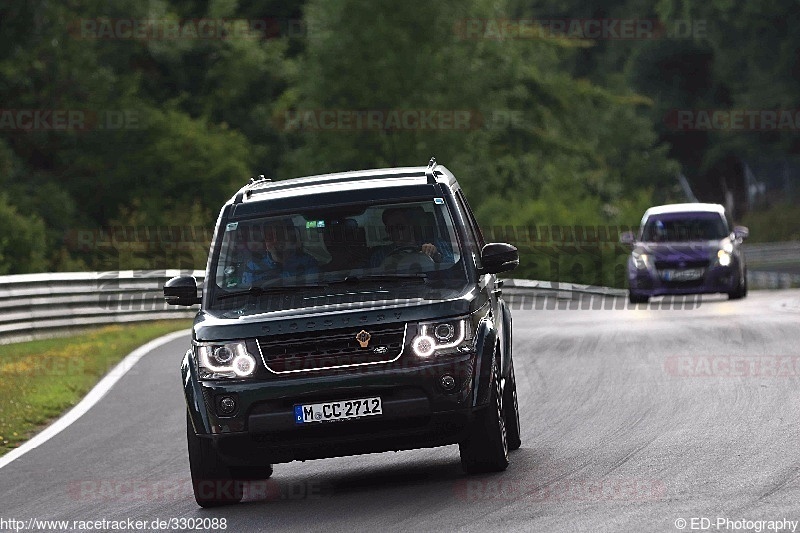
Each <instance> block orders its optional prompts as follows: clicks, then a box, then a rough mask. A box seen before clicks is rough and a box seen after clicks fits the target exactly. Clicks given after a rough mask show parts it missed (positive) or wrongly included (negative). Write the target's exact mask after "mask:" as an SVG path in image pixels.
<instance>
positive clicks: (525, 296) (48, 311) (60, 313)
mask: <svg viewBox="0 0 800 533" xmlns="http://www.w3.org/2000/svg"><path fill="white" fill-rule="evenodd" d="M745 253H746V256H747V260H748V264H749V265H751V268H750V271H749V272H748V282H749V284H750V288H766V289H781V288H790V287H798V286H800V269H798V270H797V271H796V272H781V271H778V272H774V271H762V270H760V269H757V268H758V266H759V265H761V266H764V265H766V266H767V267H771V266H778V267H779V268H784V267H786V266H787V265H788V266H789V267H790V270H793V268H792V267H793V266H799V267H800V242H790V243H769V244H755V245H748V246H747V248H746V249H745ZM753 267H756V268H753ZM179 275H192V276H195V277H196V278H197V280H198V284H200V285H202V283H203V279H204V276H205V272H204V271H202V270H193V271H192V270H138V271H134V270H128V271H120V272H73V273H51V274H21V275H13V276H0V344H7V343H10V342H18V341H23V340H31V339H36V338H43V337H53V336H58V335H63V334H69V333H72V332H74V331H76V330H80V329H85V328H87V327H91V326H98V325H104V324H114V323H123V322H135V321H142V320H158V319H169V318H191V317H193V316H194V315H195V314H196V312H197V310H196V309H194V308H185V307H177V306H170V305H167V304H166V302H165V301H164V297H163V290H162V289H163V286H164V283H165V282H166V281H167V280H168V279H170V278H171V277H173V276H179ZM503 295H504V299H505V300H506V302H507V303H508V304H509V305H511V306H512V307H513V306H515V305H528V303H529V302H531V301H537V302H538V301H540V300H542V298H544V299H549V300H548V301H549V302H550V303H549V304H548V305H552V302H554V301H557V300H567V299H571V300H576V298H575V295H578V298H577V299H579V300H581V304H580V305H581V306H586V305H591V306H592V307H595V306H598V305H600V300H602V299H614V300H620V301H621V300H623V299H625V298H626V297H627V291H626V290H624V289H613V288H608V287H594V286H589V285H579V284H575V283H559V282H549V281H534V280H524V279H506V280H504V286H503ZM595 296H598V297H600V298H595ZM531 297H533V298H531ZM537 298H538V300H537ZM573 303H574V302H573ZM535 305H537V306H538V305H539V304H535ZM602 305H603V306H607V305H609V303H608V302H605V303H603V304H602ZM614 305H616V304H614Z"/></svg>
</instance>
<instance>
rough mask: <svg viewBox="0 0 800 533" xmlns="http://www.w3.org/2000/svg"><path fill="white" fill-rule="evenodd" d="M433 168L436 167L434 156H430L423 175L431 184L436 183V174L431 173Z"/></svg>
mask: <svg viewBox="0 0 800 533" xmlns="http://www.w3.org/2000/svg"><path fill="white" fill-rule="evenodd" d="M434 168H436V158H435V157H431V160H430V161H428V168H426V169H425V176H426V177H427V178H428V183H430V184H431V185H436V174H434V173H433V169H434Z"/></svg>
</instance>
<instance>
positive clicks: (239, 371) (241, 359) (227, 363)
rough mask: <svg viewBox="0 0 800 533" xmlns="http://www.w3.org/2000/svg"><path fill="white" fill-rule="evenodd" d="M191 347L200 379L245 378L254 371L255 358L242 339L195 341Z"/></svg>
mask: <svg viewBox="0 0 800 533" xmlns="http://www.w3.org/2000/svg"><path fill="white" fill-rule="evenodd" d="M193 347H194V356H195V360H196V361H197V368H198V370H199V373H200V379H224V378H246V377H250V376H252V375H253V374H254V373H255V371H256V358H255V357H253V356H252V355H251V354H250V353H249V352H248V351H247V345H246V344H245V342H244V341H229V342H224V343H223V342H214V343H197V344H194V346H193Z"/></svg>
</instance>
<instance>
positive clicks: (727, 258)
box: [717, 250, 731, 267]
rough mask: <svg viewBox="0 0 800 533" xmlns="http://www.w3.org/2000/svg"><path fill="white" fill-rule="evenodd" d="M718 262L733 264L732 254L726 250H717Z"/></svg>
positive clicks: (724, 264)
mask: <svg viewBox="0 0 800 533" xmlns="http://www.w3.org/2000/svg"><path fill="white" fill-rule="evenodd" d="M717 263H719V264H720V266H724V267H726V266H728V265H730V264H731V254H730V253H729V252H728V251H726V250H720V251H718V252H717Z"/></svg>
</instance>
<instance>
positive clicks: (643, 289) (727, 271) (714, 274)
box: [628, 262, 739, 296]
mask: <svg viewBox="0 0 800 533" xmlns="http://www.w3.org/2000/svg"><path fill="white" fill-rule="evenodd" d="M738 281H739V266H738V263H736V262H732V263H731V264H730V265H728V266H719V265H716V266H713V267H710V268H706V270H705V273H704V275H703V277H702V278H700V279H696V280H689V281H665V280H663V279H662V278H661V275H660V274H659V271H658V270H656V269H655V268H653V267H649V268H648V269H646V270H639V269H637V268H635V267H634V266H632V265H629V266H628V287H629V289H630V292H631V294H633V295H636V296H662V295H669V294H714V293H721V292H725V293H727V292H732V291H734V290H735V289H736V287H737V283H738Z"/></svg>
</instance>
